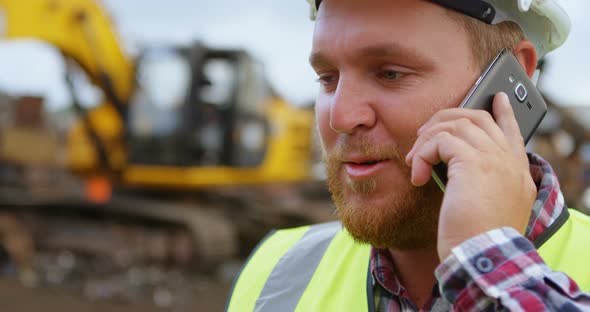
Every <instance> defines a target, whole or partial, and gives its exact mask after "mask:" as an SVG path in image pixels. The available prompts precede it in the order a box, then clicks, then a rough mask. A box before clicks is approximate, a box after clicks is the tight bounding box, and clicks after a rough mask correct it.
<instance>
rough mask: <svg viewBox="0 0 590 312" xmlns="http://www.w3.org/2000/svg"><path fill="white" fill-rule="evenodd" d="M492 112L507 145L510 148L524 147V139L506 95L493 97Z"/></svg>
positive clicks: (501, 94) (499, 94) (500, 94)
mask: <svg viewBox="0 0 590 312" xmlns="http://www.w3.org/2000/svg"><path fill="white" fill-rule="evenodd" d="M493 111H494V118H495V119H496V123H498V126H499V127H500V129H502V132H504V135H505V136H506V139H507V141H508V144H509V145H510V146H511V147H519V148H520V147H521V146H524V139H523V138H522V135H521V134H520V128H519V126H518V123H517V121H516V117H515V116H514V111H513V110H512V105H510V100H509V98H508V95H506V93H504V92H500V93H498V94H496V96H495V97H494V104H493Z"/></svg>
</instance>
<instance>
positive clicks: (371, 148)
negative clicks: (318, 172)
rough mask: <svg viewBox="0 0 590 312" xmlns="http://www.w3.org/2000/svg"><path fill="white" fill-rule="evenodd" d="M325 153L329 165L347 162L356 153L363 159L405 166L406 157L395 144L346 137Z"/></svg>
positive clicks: (325, 159)
mask: <svg viewBox="0 0 590 312" xmlns="http://www.w3.org/2000/svg"><path fill="white" fill-rule="evenodd" d="M322 150H323V151H324V153H323V158H324V161H325V162H327V163H342V162H345V161H346V157H347V155H349V154H351V153H354V154H356V155H360V156H361V157H367V158H371V159H374V160H385V159H387V160H393V161H396V162H401V163H403V164H405V155H404V154H403V153H402V152H401V151H400V150H399V147H398V146H397V145H395V144H379V143H375V142H373V141H371V140H369V139H368V138H366V137H354V138H353V137H345V138H342V139H341V140H339V141H338V142H337V143H336V145H335V146H334V147H333V148H332V150H331V151H330V152H329V153H327V152H326V149H325V148H324V149H322Z"/></svg>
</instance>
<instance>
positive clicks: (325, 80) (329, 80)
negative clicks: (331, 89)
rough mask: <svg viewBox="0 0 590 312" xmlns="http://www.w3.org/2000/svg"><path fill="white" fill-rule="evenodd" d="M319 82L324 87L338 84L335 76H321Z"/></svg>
mask: <svg viewBox="0 0 590 312" xmlns="http://www.w3.org/2000/svg"><path fill="white" fill-rule="evenodd" d="M317 81H318V82H319V83H320V84H321V85H322V86H324V87H326V86H330V85H331V84H333V83H334V82H336V76H335V75H319V77H318V79H317Z"/></svg>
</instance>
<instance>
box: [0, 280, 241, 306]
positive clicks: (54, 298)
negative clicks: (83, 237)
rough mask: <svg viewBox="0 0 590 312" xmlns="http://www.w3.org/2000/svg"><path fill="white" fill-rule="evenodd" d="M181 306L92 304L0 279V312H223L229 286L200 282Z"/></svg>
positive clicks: (76, 297) (217, 282)
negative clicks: (0, 311)
mask: <svg viewBox="0 0 590 312" xmlns="http://www.w3.org/2000/svg"><path fill="white" fill-rule="evenodd" d="M200 284H201V285H199V287H198V288H196V289H195V290H194V291H193V292H192V295H191V298H190V299H189V300H188V301H187V302H186V303H184V304H183V305H182V306H173V307H167V308H164V307H159V306H157V305H156V304H155V303H153V302H150V301H145V302H137V303H132V304H131V303H125V302H115V301H102V300H101V301H92V300H89V299H85V298H82V297H80V296H73V295H69V294H68V293H67V292H64V291H60V290H56V289H48V288H28V287H24V286H22V285H21V284H20V283H19V282H18V281H15V280H10V279H0V310H2V311H20V312H37V311H81V312H82V311H88V312H123V311H124V312H135V311H138V312H139V311H141V312H152V311H154V312H155V311H159V312H161V311H223V310H224V308H225V302H226V298H227V294H228V293H229V290H230V288H231V283H229V282H221V281H201V283H200Z"/></svg>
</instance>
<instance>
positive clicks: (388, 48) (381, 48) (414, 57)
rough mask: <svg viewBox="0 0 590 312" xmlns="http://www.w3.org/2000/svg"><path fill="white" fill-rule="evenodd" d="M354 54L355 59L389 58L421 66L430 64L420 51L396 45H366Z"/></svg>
mask: <svg viewBox="0 0 590 312" xmlns="http://www.w3.org/2000/svg"><path fill="white" fill-rule="evenodd" d="M355 54H356V57H374V58H380V57H391V58H396V59H400V60H404V61H408V62H411V63H416V64H422V65H426V64H429V63H431V61H430V60H429V59H428V58H427V57H426V55H425V54H424V53H422V52H421V51H420V50H418V49H414V48H412V47H408V46H403V45H401V44H398V43H385V44H373V45H368V46H365V47H361V48H360V49H359V50H358V51H357V52H356V53H355Z"/></svg>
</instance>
